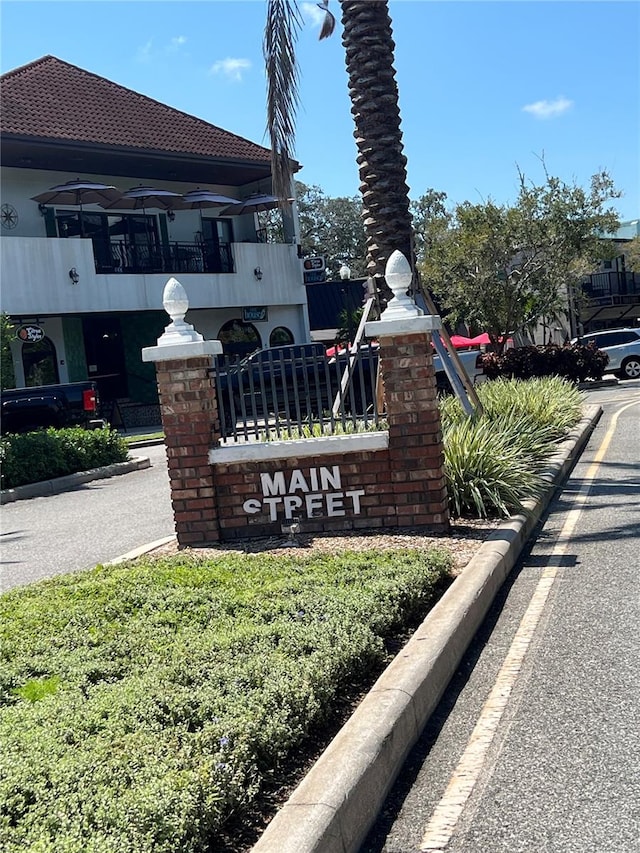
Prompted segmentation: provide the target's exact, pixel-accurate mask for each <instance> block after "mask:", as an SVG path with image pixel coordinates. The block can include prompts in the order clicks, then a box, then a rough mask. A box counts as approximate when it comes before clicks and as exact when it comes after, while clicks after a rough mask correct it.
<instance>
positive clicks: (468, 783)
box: [420, 400, 640, 853]
mask: <svg viewBox="0 0 640 853" xmlns="http://www.w3.org/2000/svg"><path fill="white" fill-rule="evenodd" d="M639 402H640V401H638V400H636V401H635V402H633V403H629V404H628V405H626V406H624V407H623V408H621V409H618V411H617V412H616V413H615V414H614V416H613V417H612V419H611V424H610V425H609V429H608V430H607V432H606V434H605V436H604V438H603V439H602V442H601V444H600V447H599V448H598V451H597V453H596V455H595V457H594V460H593V462H592V463H591V465H590V466H589V469H588V471H587V474H586V476H585V479H584V482H583V484H582V486H581V487H580V490H579V491H578V492H577V494H576V495H575V497H574V499H573V503H574V506H573V508H572V509H571V510H569V512H568V513H567V517H566V520H565V523H564V525H563V526H562V530H561V531H560V533H559V534H558V538H557V539H556V541H555V544H554V546H553V549H552V551H551V554H549V556H548V558H547V565H546V568H545V569H544V571H543V573H542V575H541V577H540V580H539V581H538V584H537V586H536V589H535V591H534V593H533V596H532V597H531V601H530V602H529V606H528V607H527V611H526V613H525V614H524V616H523V617H522V621H521V622H520V625H519V627H518V630H517V631H516V634H515V637H514V638H513V642H512V643H511V646H510V648H509V651H508V652H507V656H506V658H505V660H504V663H503V665H502V668H501V669H500V672H499V673H498V676H497V678H496V681H495V683H494V686H493V688H492V690H491V693H490V694H489V698H488V699H487V701H486V702H485V704H484V706H483V708H482V711H481V712H480V717H479V719H478V722H477V723H476V726H475V728H474V730H473V732H472V733H471V737H470V738H469V741H468V743H467V746H466V748H465V750H464V752H463V753H462V756H461V758H460V761H459V762H458V766H457V767H456V769H455V770H454V772H453V775H452V776H451V778H450V780H449V784H448V786H447V788H446V790H445V792H444V794H443V795H442V799H441V800H440V802H439V803H438V805H437V806H436V808H435V810H434V812H433V815H432V816H431V820H430V821H429V823H428V825H427V828H426V831H425V833H424V836H423V838H422V842H421V844H420V850H421V851H423V853H427V851H431V853H444V851H445V850H446V847H447V845H448V844H449V841H450V840H451V836H452V835H453V832H454V830H455V828H456V825H457V823H458V820H459V819H460V815H461V814H462V811H463V809H464V807H465V804H466V802H467V800H468V799H469V796H470V795H471V792H472V791H473V788H474V786H475V784H476V782H477V781H478V778H479V776H480V771H481V770H482V767H483V764H484V761H485V759H486V756H487V752H488V750H489V747H490V746H491V743H492V741H493V738H494V736H495V733H496V731H497V730H498V726H499V724H500V720H501V719H502V715H503V713H504V711H505V708H506V707H507V704H508V702H509V698H510V696H511V693H512V691H513V688H514V686H515V683H516V679H517V677H518V673H519V672H520V669H521V667H522V663H523V660H524V657H525V655H526V653H527V650H528V648H529V645H530V644H531V640H532V638H533V636H534V633H535V631H536V628H537V626H538V622H539V621H540V617H541V616H542V613H543V611H544V607H545V604H546V602H547V599H548V597H549V593H550V592H551V588H552V587H553V583H554V581H555V579H556V576H557V574H558V568H557V567H558V565H559V564H560V559H559V558H560V557H562V556H563V555H564V553H565V551H566V550H567V547H568V545H569V543H570V541H571V537H572V535H573V532H574V530H575V527H576V524H577V523H578V519H579V518H580V515H581V513H582V510H583V508H584V505H585V503H586V501H587V497H588V495H589V492H590V490H591V487H592V485H593V481H594V480H595V478H596V475H597V473H598V468H599V467H600V463H601V462H602V460H603V459H604V456H605V454H606V452H607V449H608V447H609V444H610V443H611V439H612V437H613V434H614V432H615V429H616V425H617V422H618V418H619V416H620V415H621V414H622V412H624V411H625V410H626V409H628V408H630V407H631V406H635V405H638V403H639Z"/></svg>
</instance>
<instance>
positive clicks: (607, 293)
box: [582, 270, 640, 305]
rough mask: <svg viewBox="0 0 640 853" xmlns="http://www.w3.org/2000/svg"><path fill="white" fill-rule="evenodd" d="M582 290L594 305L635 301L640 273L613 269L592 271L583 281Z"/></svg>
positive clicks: (639, 288) (639, 287) (622, 303)
mask: <svg viewBox="0 0 640 853" xmlns="http://www.w3.org/2000/svg"><path fill="white" fill-rule="evenodd" d="M582 291H583V293H584V295H585V296H587V297H588V298H589V300H590V301H591V304H595V305H624V304H626V303H632V302H637V301H638V297H639V296H640V274H639V273H633V272H618V271H614V270H610V271H608V272H599V273H594V274H593V275H590V276H587V277H586V279H585V280H584V281H583V283H582Z"/></svg>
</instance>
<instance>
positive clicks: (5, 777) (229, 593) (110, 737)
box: [0, 549, 451, 853]
mask: <svg viewBox="0 0 640 853" xmlns="http://www.w3.org/2000/svg"><path fill="white" fill-rule="evenodd" d="M450 566H451V559H450V557H449V555H448V554H446V553H445V552H443V551H437V550H433V551H431V552H423V551H412V550H406V549H403V550H398V551H389V552H386V553H380V552H372V551H368V552H362V553H354V552H345V553H342V554H340V555H335V556H331V555H327V554H323V555H311V556H310V557H307V558H299V557H298V558H293V557H291V558H285V557H282V556H279V557H275V556H269V555H264V554H257V555H237V554H236V555H224V556H223V555H221V556H220V557H218V558H217V559H210V558H208V559H205V558H198V557H196V556H193V557H188V556H180V557H178V558H173V559H166V560H157V561H146V562H145V561H138V562H136V563H129V564H127V565H124V566H117V567H97V568H96V569H95V570H93V571H91V572H83V573H80V574H75V575H67V576H65V577H61V578H55V579H54V580H52V581H48V582H45V583H41V584H35V585H32V586H29V587H25V588H24V589H20V590H15V591H12V592H10V593H7V594H5V595H4V596H2V597H0V659H2V661H3V666H2V670H1V671H0V815H1V817H0V848H2V850H3V851H6V853H22V851H26V850H34V851H35V850H38V851H39V853H87V851H91V853H114V851H116V850H117V851H118V853H174V851H178V850H179V851H181V853H184V851H187V853H200V851H202V853H204V851H206V850H214V849H220V847H221V846H223V845H222V844H221V843H220V837H221V834H223V833H224V831H225V830H224V824H225V821H227V820H228V819H229V817H230V815H233V814H235V815H238V814H242V811H243V809H246V807H247V804H248V803H250V802H251V800H252V799H254V798H255V797H256V795H257V793H258V792H259V791H260V789H261V787H262V786H263V785H264V784H265V781H268V780H269V779H271V778H273V776H274V774H277V772H278V768H279V766H281V764H282V763H283V761H284V760H285V759H286V758H287V757H292V756H295V752H296V750H297V749H298V748H299V747H300V746H301V744H302V743H303V741H304V739H305V738H306V737H308V736H309V735H314V736H315V735H316V734H317V732H318V729H319V727H320V726H321V725H323V724H324V723H325V722H326V720H327V719H330V718H331V717H332V715H333V714H334V713H335V708H336V705H337V704H339V703H340V702H341V701H342V700H344V698H345V697H348V696H351V697H353V695H354V693H355V691H356V690H357V689H358V688H360V687H361V686H362V685H363V684H364V683H365V682H364V679H366V678H371V676H372V675H373V674H375V673H376V672H378V671H379V670H380V669H381V667H382V666H383V665H384V663H385V662H386V660H387V654H386V651H385V645H384V638H385V637H386V636H394V635H395V633H396V632H397V631H398V629H401V628H403V627H413V626H415V624H417V623H418V622H419V620H420V619H422V618H423V617H424V615H425V614H426V612H427V611H428V609H429V608H430V606H431V605H432V604H433V603H434V602H435V601H436V600H437V598H439V596H440V594H441V592H442V591H443V589H444V588H445V587H446V585H447V584H448V582H449V569H450ZM354 685H355V688H354ZM234 849H237V848H234Z"/></svg>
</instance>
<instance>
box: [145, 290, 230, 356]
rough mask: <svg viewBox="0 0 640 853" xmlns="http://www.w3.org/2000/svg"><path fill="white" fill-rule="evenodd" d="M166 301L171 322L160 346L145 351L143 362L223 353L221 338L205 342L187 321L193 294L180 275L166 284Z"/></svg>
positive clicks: (161, 339)
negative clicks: (189, 291)
mask: <svg viewBox="0 0 640 853" xmlns="http://www.w3.org/2000/svg"><path fill="white" fill-rule="evenodd" d="M162 304H163V306H164V310H165V311H166V312H167V314H168V315H169V316H170V317H171V322H170V323H169V325H168V326H167V327H166V328H165V330H164V332H163V333H162V334H161V335H160V337H159V338H158V343H157V346H155V347H145V348H144V349H143V350H142V360H143V361H171V360H172V359H174V358H191V357H192V356H193V357H198V356H203V355H218V354H219V353H221V352H222V344H221V343H220V341H205V339H204V338H203V337H202V335H201V334H200V333H199V332H196V330H195V329H194V328H193V326H192V325H191V324H190V323H185V319H184V315H185V314H186V313H187V311H188V310H189V297H188V296H187V292H186V290H185V289H184V287H183V286H182V285H181V284H180V282H179V281H178V279H177V278H170V279H169V281H168V282H167V283H166V284H165V286H164V290H163V292H162Z"/></svg>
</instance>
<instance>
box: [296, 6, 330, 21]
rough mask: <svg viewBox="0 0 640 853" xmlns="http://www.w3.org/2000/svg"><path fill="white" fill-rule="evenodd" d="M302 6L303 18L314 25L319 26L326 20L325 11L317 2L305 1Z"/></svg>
mask: <svg viewBox="0 0 640 853" xmlns="http://www.w3.org/2000/svg"><path fill="white" fill-rule="evenodd" d="M300 8H301V9H302V16H303V18H304V19H305V21H308V22H309V23H310V24H311V25H312V26H314V27H319V26H320V25H321V24H322V22H323V21H324V16H325V12H323V11H322V9H320V8H319V7H318V6H317V5H316V4H315V3H303V4H302V6H301V7H300Z"/></svg>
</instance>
